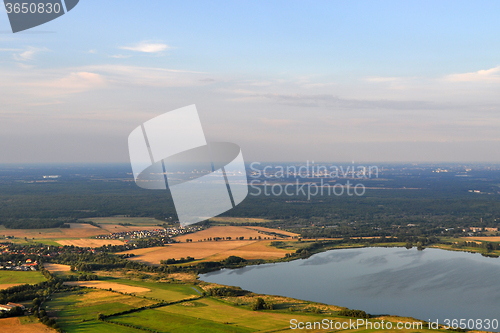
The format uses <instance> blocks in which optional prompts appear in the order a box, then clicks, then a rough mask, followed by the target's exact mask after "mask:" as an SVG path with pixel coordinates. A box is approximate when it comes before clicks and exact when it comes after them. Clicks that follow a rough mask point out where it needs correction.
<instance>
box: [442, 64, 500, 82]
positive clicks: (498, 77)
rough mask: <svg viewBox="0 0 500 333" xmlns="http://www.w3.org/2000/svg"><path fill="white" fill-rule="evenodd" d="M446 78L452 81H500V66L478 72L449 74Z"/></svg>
mask: <svg viewBox="0 0 500 333" xmlns="http://www.w3.org/2000/svg"><path fill="white" fill-rule="evenodd" d="M444 79H445V80H446V81H451V82H500V66H497V67H493V68H490V69H483V70H479V71H477V72H470V73H461V74H452V75H447V76H445V77H444Z"/></svg>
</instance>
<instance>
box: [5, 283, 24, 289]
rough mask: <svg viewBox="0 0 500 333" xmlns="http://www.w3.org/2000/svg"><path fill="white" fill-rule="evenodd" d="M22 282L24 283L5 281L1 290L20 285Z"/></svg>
mask: <svg viewBox="0 0 500 333" xmlns="http://www.w3.org/2000/svg"><path fill="white" fill-rule="evenodd" d="M22 284H24V283H4V284H0V290H2V289H7V288H10V287H15V286H20V285H22Z"/></svg>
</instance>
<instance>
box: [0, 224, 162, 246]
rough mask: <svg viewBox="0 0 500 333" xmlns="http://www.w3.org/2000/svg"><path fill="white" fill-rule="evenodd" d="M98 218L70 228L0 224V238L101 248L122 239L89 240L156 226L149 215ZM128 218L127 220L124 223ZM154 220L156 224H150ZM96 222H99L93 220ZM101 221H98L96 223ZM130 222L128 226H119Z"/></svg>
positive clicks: (72, 225) (117, 242)
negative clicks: (92, 223) (97, 224)
mask: <svg viewBox="0 0 500 333" xmlns="http://www.w3.org/2000/svg"><path fill="white" fill-rule="evenodd" d="M95 220H96V221H101V222H102V224H99V226H98V227H96V226H94V225H91V224H88V223H68V224H69V225H70V228H46V229H6V228H5V227H4V226H2V225H0V237H1V236H3V237H6V236H11V237H14V239H9V241H10V242H12V243H16V244H26V243H42V244H45V245H51V246H61V245H69V246H71V245H74V246H79V247H100V246H103V245H106V244H111V245H121V244H123V242H122V241H121V240H104V239H92V238H91V237H95V236H98V235H103V234H109V233H116V232H127V231H134V230H154V229H158V227H157V226H154V225H156V224H158V222H160V221H158V220H155V219H152V218H112V217H111V218H96V219H95ZM124 221H128V222H124ZM153 221H155V223H156V224H152V223H153ZM96 223H98V222H96ZM99 223H100V222H99ZM118 223H129V224H131V225H120V224H118Z"/></svg>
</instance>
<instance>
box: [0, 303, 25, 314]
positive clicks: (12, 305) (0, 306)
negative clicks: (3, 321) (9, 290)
mask: <svg viewBox="0 0 500 333" xmlns="http://www.w3.org/2000/svg"><path fill="white" fill-rule="evenodd" d="M16 306H17V307H19V308H21V310H25V309H26V308H25V307H24V305H22V304H17V303H12V302H9V303H7V304H0V312H9V311H10V310H12V309H13V308H15V307H16Z"/></svg>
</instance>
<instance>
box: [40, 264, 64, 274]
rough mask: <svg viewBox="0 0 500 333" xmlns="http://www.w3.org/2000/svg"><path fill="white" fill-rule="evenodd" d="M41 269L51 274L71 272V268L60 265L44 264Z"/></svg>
mask: <svg viewBox="0 0 500 333" xmlns="http://www.w3.org/2000/svg"><path fill="white" fill-rule="evenodd" d="M43 267H44V268H45V269H46V270H48V271H49V272H51V273H64V272H69V271H70V270H71V266H69V265H60V264H50V263H44V264H43Z"/></svg>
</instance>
